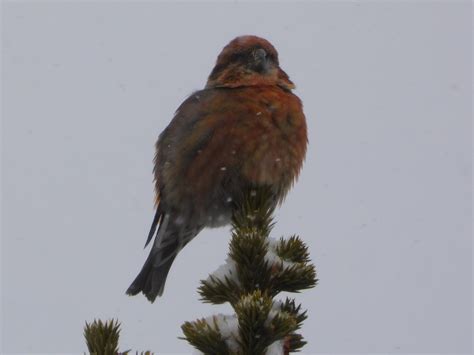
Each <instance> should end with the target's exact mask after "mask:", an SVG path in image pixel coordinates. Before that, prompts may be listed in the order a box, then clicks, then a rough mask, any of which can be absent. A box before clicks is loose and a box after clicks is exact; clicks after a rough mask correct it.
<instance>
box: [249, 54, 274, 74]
mask: <svg viewBox="0 0 474 355" xmlns="http://www.w3.org/2000/svg"><path fill="white" fill-rule="evenodd" d="M253 59H254V63H255V68H256V69H257V71H259V72H261V73H262V72H267V71H268V69H269V67H270V65H269V61H268V58H267V52H266V51H265V49H262V48H259V49H256V50H255V51H254V52H253Z"/></svg>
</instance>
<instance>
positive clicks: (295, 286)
mask: <svg viewBox="0 0 474 355" xmlns="http://www.w3.org/2000/svg"><path fill="white" fill-rule="evenodd" d="M275 205H276V201H275V200H274V199H273V198H272V193H271V190H270V189H268V188H262V189H253V190H250V191H249V192H248V194H247V195H246V196H245V197H244V198H242V199H241V201H240V203H239V204H238V205H236V210H235V212H234V215H233V219H232V240H231V242H230V247H229V254H228V260H230V262H228V264H227V265H226V266H227V270H226V268H225V267H224V270H225V272H224V274H222V273H220V272H218V273H217V275H212V274H211V275H210V276H209V277H208V279H207V280H203V281H201V286H200V287H199V294H200V295H201V297H202V300H203V301H204V302H208V303H213V304H222V303H226V302H229V303H230V304H231V306H232V307H233V309H234V311H235V316H232V317H237V320H238V335H236V334H233V335H232V336H229V335H228V334H227V338H224V337H223V335H222V334H223V333H222V332H223V330H222V329H220V328H219V326H218V324H217V322H216V321H215V318H213V319H214V321H213V322H212V321H210V320H205V319H201V320H197V321H194V322H186V323H185V324H183V326H182V328H183V333H184V335H185V337H184V338H183V339H186V340H187V341H188V342H189V343H190V344H192V345H193V346H195V347H196V348H197V349H199V350H200V351H202V352H203V353H204V354H238V355H241V354H242V355H246V354H257V355H260V354H261V355H263V354H265V352H266V350H267V348H268V347H269V346H270V345H271V344H273V345H275V344H274V343H275V342H277V341H281V344H282V346H283V348H284V349H283V350H284V352H285V354H287V353H289V352H290V351H291V352H293V351H298V350H299V349H301V348H302V347H303V346H304V345H305V344H306V342H305V341H304V340H303V337H302V336H301V334H298V333H297V331H298V330H299V329H300V328H301V325H302V323H303V321H304V320H305V319H306V318H307V315H306V311H302V309H301V305H297V304H296V303H295V300H294V299H289V298H287V299H286V300H285V301H284V302H277V301H273V298H274V297H275V296H276V295H277V294H279V293H280V292H283V291H287V292H295V293H297V292H300V291H301V290H304V289H308V288H311V287H314V286H315V285H316V283H317V279H316V270H315V267H314V265H312V264H311V260H310V257H309V252H308V248H307V246H306V245H305V244H304V242H303V241H302V240H301V239H300V238H299V237H298V236H292V237H290V238H288V239H284V238H280V239H279V240H278V241H274V240H272V239H269V235H270V232H271V230H272V228H273V225H274V222H273V216H272V215H273V210H274V206H275ZM233 319H234V320H235V318H233ZM227 332H228V330H227ZM229 337H230V338H232V341H233V346H232V347H229V339H230V338H229ZM235 344H237V345H238V348H237V349H236V348H235Z"/></svg>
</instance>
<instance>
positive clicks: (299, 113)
mask: <svg viewBox="0 0 474 355" xmlns="http://www.w3.org/2000/svg"><path fill="white" fill-rule="evenodd" d="M294 89H295V85H294V83H293V82H292V81H291V80H290V78H289V76H288V75H287V74H286V73H285V71H283V69H281V68H280V65H279V58H278V52H277V51H276V49H275V47H274V46H273V45H272V44H271V43H270V42H269V41H267V40H266V39H264V38H261V37H257V36H254V35H245V36H239V37H237V38H235V39H233V40H232V41H230V42H229V43H228V44H227V45H226V46H225V47H224V48H223V49H222V51H221V52H220V54H219V55H218V57H217V60H216V63H215V66H214V68H213V69H212V71H211V73H210V75H209V77H208V79H207V83H206V85H205V87H204V89H202V90H198V91H195V92H194V93H192V94H191V95H190V96H189V97H188V98H187V99H185V101H184V102H183V103H182V104H181V105H180V106H179V107H178V109H177V110H176V112H175V114H174V117H173V118H172V120H171V122H170V123H169V125H168V126H167V127H166V128H165V129H164V131H163V132H162V133H161V134H160V135H159V137H158V140H157V142H156V145H155V153H156V154H155V157H154V169H153V174H154V183H155V195H156V199H155V207H156V211H155V215H154V219H153V222H152V225H151V228H150V232H149V234H148V238H147V240H146V244H145V247H146V246H147V245H148V244H149V243H150V242H151V241H152V240H153V238H154V241H153V244H152V247H151V250H150V252H149V255H148V258H147V259H146V261H145V264H144V265H143V267H142V269H141V271H140V272H139V274H138V276H137V277H136V278H135V280H134V281H133V282H132V284H131V285H130V287H129V288H128V289H127V291H126V293H127V294H128V295H132V296H133V295H137V294H139V293H140V292H142V293H143V294H144V295H145V297H146V298H147V299H148V300H149V301H150V302H152V303H153V302H154V301H155V299H156V297H158V296H162V295H163V291H164V286H165V282H166V278H167V276H168V273H169V271H170V268H171V265H172V263H173V261H174V260H175V258H176V256H177V255H178V253H179V252H180V251H181V250H182V249H183V247H184V246H185V245H186V244H188V243H189V242H190V241H191V240H192V239H193V238H194V237H195V236H196V235H198V234H199V233H200V232H201V231H202V230H203V229H204V228H214V227H220V226H225V225H228V224H230V223H231V220H232V215H233V213H234V211H235V208H236V205H237V204H236V203H235V202H236V201H237V199H239V197H240V196H242V192H243V191H245V190H248V189H249V188H250V189H252V188H260V187H264V188H267V189H268V190H269V191H270V193H271V195H272V200H274V201H275V205H278V204H279V203H281V202H282V201H283V199H284V198H285V196H286V194H287V192H288V191H289V189H290V188H291V187H292V186H293V184H294V183H295V181H296V179H297V178H298V175H299V173H300V170H301V167H302V165H303V162H304V159H305V155H306V150H307V144H308V137H307V125H306V118H305V115H304V112H303V105H302V102H301V100H300V99H299V98H298V96H296V95H295V93H294V92H293V90H294Z"/></svg>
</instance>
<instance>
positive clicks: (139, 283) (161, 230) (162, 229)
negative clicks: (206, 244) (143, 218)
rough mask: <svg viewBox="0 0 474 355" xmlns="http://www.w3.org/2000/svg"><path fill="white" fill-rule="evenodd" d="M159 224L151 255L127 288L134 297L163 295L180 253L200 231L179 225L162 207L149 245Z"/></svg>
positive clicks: (151, 231) (152, 297) (151, 300)
mask: <svg viewBox="0 0 474 355" xmlns="http://www.w3.org/2000/svg"><path fill="white" fill-rule="evenodd" d="M158 223H159V224H160V226H159V227H158V232H157V233H156V238H155V241H154V243H153V246H152V248H151V250H150V254H149V255H148V258H147V259H146V261H145V264H144V265H143V267H142V269H141V271H140V273H139V274H138V275H137V277H136V278H135V280H134V281H133V282H132V284H131V285H130V287H129V288H128V289H127V294H128V295H131V296H134V295H136V294H138V293H140V292H142V293H143V294H144V295H145V296H146V298H147V299H148V300H149V301H150V302H153V301H155V299H156V297H157V296H161V295H162V294H163V290H164V287H165V282H166V277H167V276H168V272H169V271H170V268H171V265H172V264H173V261H174V259H175V258H176V255H178V253H179V251H180V250H181V249H182V248H183V247H184V246H185V245H186V244H187V243H188V242H189V241H190V240H191V239H192V238H193V237H194V236H195V235H196V234H197V232H194V233H190V231H186V230H185V229H184V230H183V228H177V226H176V224H175V223H170V221H169V216H168V215H167V214H165V213H162V212H161V211H160V209H159V208H158V209H157V211H156V215H155V218H154V220H153V224H152V227H151V230H150V235H149V236H148V239H147V243H146V244H148V243H149V242H150V240H151V239H152V238H153V235H154V233H155V230H156V227H157V225H158ZM150 236H151V237H150ZM145 246H146V245H145Z"/></svg>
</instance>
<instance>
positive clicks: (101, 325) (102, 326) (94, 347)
mask: <svg viewBox="0 0 474 355" xmlns="http://www.w3.org/2000/svg"><path fill="white" fill-rule="evenodd" d="M119 336H120V323H119V322H118V321H117V320H116V319H112V320H110V321H107V322H102V320H100V319H99V320H95V319H94V321H93V322H92V323H91V324H89V323H87V322H86V325H85V327H84V337H85V338H86V343H87V349H88V350H89V353H90V354H93V355H115V354H117V353H118V351H119V350H118V340H119Z"/></svg>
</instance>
